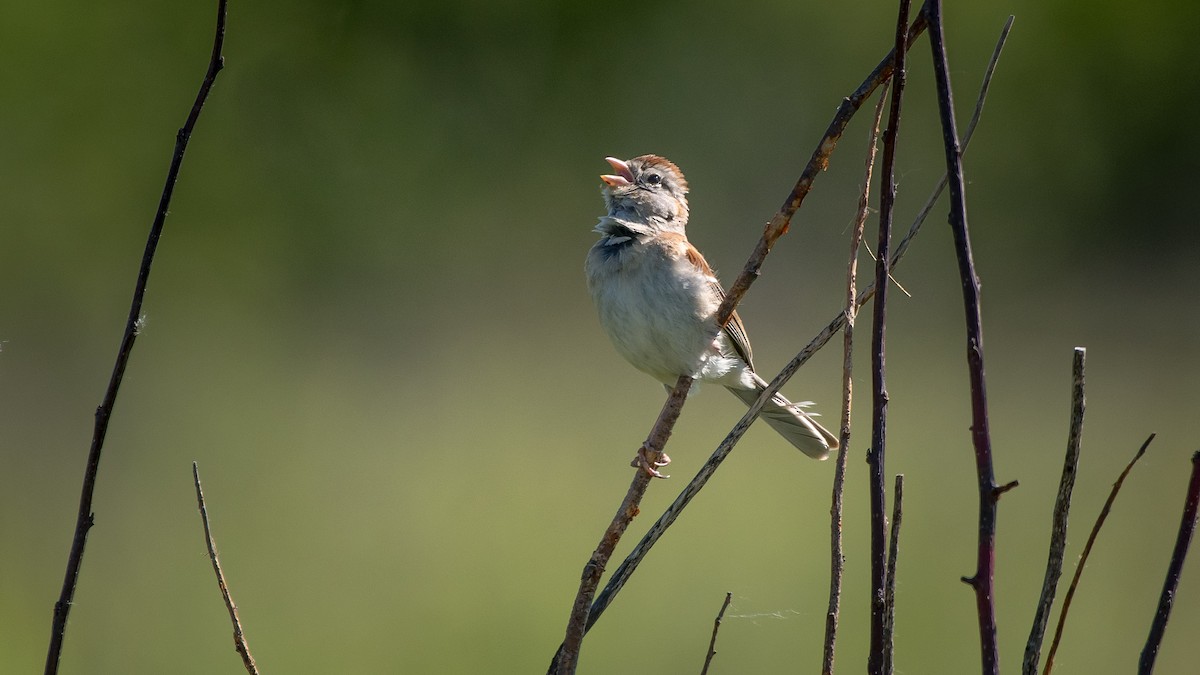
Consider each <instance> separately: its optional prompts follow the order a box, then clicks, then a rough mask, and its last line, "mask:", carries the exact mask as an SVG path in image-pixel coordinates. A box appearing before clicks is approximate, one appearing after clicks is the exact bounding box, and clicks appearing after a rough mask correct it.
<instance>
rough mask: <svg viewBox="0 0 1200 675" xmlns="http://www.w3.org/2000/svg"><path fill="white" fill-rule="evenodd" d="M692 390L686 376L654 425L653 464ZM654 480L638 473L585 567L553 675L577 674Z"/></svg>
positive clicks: (650, 446) (649, 440) (552, 667)
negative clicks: (600, 591)
mask: <svg viewBox="0 0 1200 675" xmlns="http://www.w3.org/2000/svg"><path fill="white" fill-rule="evenodd" d="M691 386H692V378H690V377H688V376H686V375H682V376H680V378H679V381H678V382H676V384H675V388H674V389H672V390H671V393H670V394H669V395H668V396H667V401H666V403H665V404H663V409H662V412H661V413H660V414H659V416H658V421H656V422H655V423H654V428H653V429H651V431H650V435H649V436H648V437H647V438H646V443H645V444H644V446H643V447H644V448H645V449H646V451H647V452H648V453H649V456H650V457H651V460H652V461H653V458H655V457H659V456H661V455H662V450H663V448H664V447H665V446H666V444H667V440H668V439H670V437H671V430H672V429H674V427H675V422H676V421H677V420H678V419H679V414H680V412H681V411H682V410H683V404H684V403H685V402H687V393H688V389H690V388H691ZM650 478H651V476H650V474H649V473H647V472H645V471H641V470H639V471H636V472H635V473H634V476H633V482H632V483H630V485H629V490H628V492H626V494H625V499H624V500H622V501H621V507H620V508H618V509H617V513H616V515H614V516H613V519H612V522H611V523H609V525H608V528H607V529H606V530H605V531H604V535H603V536H602V537H601V538H600V543H599V544H598V545H597V546H596V550H595V551H594V552H593V553H592V557H591V558H589V559H588V562H587V564H586V565H584V566H583V574H582V575H581V576H580V580H579V592H578V593H577V594H576V595H575V602H574V603H573V604H572V606H571V616H570V618H569V619H568V620H567V634H566V637H565V638H564V639H563V643H562V646H561V647H560V648H559V651H558V653H556V654H555V655H554V661H553V662H552V663H551V665H550V671H551V673H555V672H557V673H558V674H559V675H573V674H574V673H575V668H576V666H578V664H579V650H580V647H581V646H582V644H583V636H584V635H585V634H586V633H587V628H588V625H589V624H588V614H589V612H590V610H591V606H592V598H593V597H595V595H596V588H597V587H598V586H599V585H600V577H601V575H603V574H604V568H605V567H606V566H607V565H608V560H609V558H611V557H612V553H613V550H614V549H616V547H617V542H619V541H620V540H621V535H622V534H624V533H625V529H626V528H627V527H629V523H631V522H632V521H633V519H634V517H635V516H637V514H638V507H639V505H640V504H641V501H642V497H643V496H644V495H645V494H646V488H647V487H649V485H650Z"/></svg>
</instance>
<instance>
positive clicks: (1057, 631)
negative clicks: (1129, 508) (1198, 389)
mask: <svg viewBox="0 0 1200 675" xmlns="http://www.w3.org/2000/svg"><path fill="white" fill-rule="evenodd" d="M1153 440H1154V434H1150V437H1149V438H1147V439H1146V442H1145V443H1142V447H1140V448H1138V451H1137V454H1135V455H1134V456H1133V459H1131V460H1129V464H1126V465H1125V470H1124V471H1122V472H1121V475H1120V476H1118V477H1117V482H1115V483H1113V486H1112V490H1111V491H1109V493H1108V499H1106V500H1104V506H1103V508H1101V509H1100V515H1099V516H1098V517H1097V518H1096V523H1095V524H1094V525H1092V532H1091V534H1089V535H1088V540H1087V543H1086V544H1084V545H1083V553H1081V554H1080V555H1079V562H1078V563H1076V564H1075V575H1074V576H1072V577H1071V585H1070V586H1068V587H1067V594H1066V595H1065V596H1064V597H1063V605H1062V609H1061V610H1059V614H1058V625H1057V626H1055V628H1054V639H1053V640H1051V641H1050V653H1049V654H1047V655H1046V665H1045V667H1044V668H1042V675H1050V671H1052V670H1053V669H1054V655H1055V654H1056V653H1058V643H1059V641H1060V640H1062V634H1063V627H1064V626H1066V623H1067V612H1069V611H1070V610H1071V600H1072V599H1073V598H1074V597H1075V589H1076V587H1078V586H1079V577H1080V576H1082V575H1083V568H1084V566H1085V565H1087V560H1088V556H1090V555H1091V554H1092V545H1093V544H1095V543H1096V535H1098V534H1100V528H1101V527H1103V526H1104V521H1105V519H1107V518H1108V512H1109V511H1110V510H1112V505H1113V502H1115V501H1116V500H1117V493H1118V492H1120V491H1121V485H1123V484H1124V483H1125V477H1126V476H1128V475H1129V472H1130V471H1132V470H1133V465H1134V464H1137V462H1138V460H1139V459H1141V458H1142V455H1144V454H1146V448H1148V447H1150V441H1153Z"/></svg>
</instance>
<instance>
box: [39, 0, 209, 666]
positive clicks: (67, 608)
mask: <svg viewBox="0 0 1200 675" xmlns="http://www.w3.org/2000/svg"><path fill="white" fill-rule="evenodd" d="M226 4H227V0H218V2H217V25H216V35H215V37H214V38H213V48H212V56H211V57H210V58H209V62H208V71H207V72H206V73H205V75H204V80H203V81H202V82H201V84H200V91H199V92H198V93H197V94H196V100H195V102H193V103H192V109H191V112H189V113H188V116H187V120H186V121H185V122H184V124H183V128H181V129H180V130H179V133H178V134H176V136H175V150H174V153H173V154H172V156H171V166H170V168H169V169H168V170H167V180H166V184H165V185H164V186H163V191H162V196H161V197H160V198H159V201H158V211H157V212H156V213H155V214H154V222H153V224H152V225H151V226H150V234H149V236H148V237H147V239H146V249H145V252H144V253H143V254H142V263H141V267H140V268H139V269H138V276H137V282H136V283H135V284H134V289H133V300H132V302H131V304H130V307H129V317H128V318H127V319H126V321H125V333H124V335H123V336H122V337H121V345H120V347H119V348H118V350H117V358H116V363H115V364H114V365H113V371H112V376H111V377H110V379H109V381H108V388H107V389H106V390H105V392H104V400H103V401H102V402H101V404H100V407H99V408H97V409H96V421H95V427H94V430H93V432H92V444H91V448H90V449H89V450H88V458H87V467H86V469H85V470H84V474H83V487H82V490H81V491H80V496H79V513H78V515H77V516H76V520H75V533H74V535H73V537H72V539H71V552H70V554H69V555H68V557H67V570H66V574H65V575H64V578H63V585H62V590H61V592H60V593H59V597H58V601H57V602H55V603H54V619H53V621H52V622H51V627H50V646H49V649H48V650H47V654H46V669H45V673H46V674H47V675H52V674H53V673H57V672H58V664H59V659H60V658H61V657H62V647H63V638H64V637H65V635H66V631H67V617H68V616H69V615H70V613H71V603H72V602H73V600H74V598H75V586H76V585H77V584H78V582H79V569H80V566H81V565H82V564H83V552H84V548H85V547H86V546H87V536H88V531H89V530H90V529H91V528H92V525H93V524H94V523H95V514H94V513H92V495H93V494H94V493H95V490H96V474H97V472H98V471H99V468H100V452H101V450H102V449H103V448H104V438H105V436H106V435H107V434H108V422H109V419H110V418H111V417H112V412H113V407H114V406H115V405H116V402H117V392H118V390H119V389H120V387H121V379H122V378H123V377H124V375H125V366H126V365H127V364H128V363H129V355H130V353H131V352H132V351H133V343H134V341H135V340H136V339H137V336H138V332H139V329H140V327H141V322H142V300H143V298H144V297H145V294H146V282H147V281H148V280H149V278H150V265H151V263H152V262H153V261H154V251H155V249H156V248H157V247H158V240H159V237H161V236H162V229H163V223H164V222H165V221H166V218H167V210H168V207H169V206H170V203H171V195H172V193H173V192H174V191H175V182H176V180H178V178H179V167H180V166H181V165H182V163H183V153H184V151H185V150H187V144H188V140H189V139H190V138H191V136H192V130H193V129H195V127H196V121H197V120H198V119H199V117H200V111H201V109H202V108H203V107H204V102H205V101H206V100H207V99H208V93H209V91H210V90H211V89H212V86H213V82H214V81H216V79H217V73H219V72H221V68H222V67H223V66H224V64H225V59H224V57H223V56H222V55H221V48H222V46H223V45H224V42H225V14H226V11H225V10H226Z"/></svg>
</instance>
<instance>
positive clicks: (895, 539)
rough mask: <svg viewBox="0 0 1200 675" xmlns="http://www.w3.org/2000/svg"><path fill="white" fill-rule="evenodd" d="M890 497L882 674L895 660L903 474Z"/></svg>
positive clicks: (888, 669) (899, 474)
mask: <svg viewBox="0 0 1200 675" xmlns="http://www.w3.org/2000/svg"><path fill="white" fill-rule="evenodd" d="M894 493H895V494H894V496H893V497H892V533H891V537H890V538H889V539H888V559H887V578H886V580H885V583H884V586H883V604H884V607H885V608H886V612H885V614H884V622H883V672H885V673H890V672H892V671H893V667H892V666H893V664H894V662H895V658H896V645H895V641H894V639H893V638H894V637H895V629H896V559H897V557H898V556H899V555H900V521H901V519H902V518H903V516H904V474H902V473H898V474H896V487H895V490H894Z"/></svg>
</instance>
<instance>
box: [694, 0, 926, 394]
mask: <svg viewBox="0 0 1200 675" xmlns="http://www.w3.org/2000/svg"><path fill="white" fill-rule="evenodd" d="M925 22H926V18H925V15H924V14H920V15H918V16H917V19H916V21H913V24H912V26H911V27H910V28H909V29H908V33H907V36H906V40H907V43H908V44H909V45H911V44H912V42H913V41H914V40H916V39H917V36H919V35H920V34H921V32H922V31H924V30H925V25H926V23H925ZM894 61H895V51H894V50H893V51H892V52H890V53H889V54H888V55H887V56H885V57H884V58H883V60H882V61H880V62H879V65H878V66H876V67H875V70H874V71H872V72H871V74H870V75H868V76H867V79H866V80H864V81H863V83H862V84H861V85H859V87H858V89H856V90H855V91H854V93H853V94H851V95H850V96H849V97H847V98H845V99H842V104H841V105H840V106H838V109H837V113H836V114H834V116H833V121H832V122H830V123H829V128H827V129H826V130H825V135H824V136H822V137H821V141H820V142H819V143H818V144H817V148H816V150H814V151H813V154H812V157H811V158H810V159H809V160H808V164H807V165H806V166H805V167H804V172H803V173H801V174H800V179H799V180H797V181H796V185H795V187H793V188H792V192H791V194H789V195H788V198H787V199H786V200H785V201H784V202H783V206H781V207H780V208H779V212H778V213H776V214H775V216H774V217H773V218H771V220H770V221H768V222H767V225H766V227H765V228H764V230H763V236H762V238H761V239H759V242H758V246H757V247H755V249H754V253H752V254H751V255H750V259H749V260H748V261H747V262H746V265H745V267H744V268H743V269H742V272H741V274H739V275H738V278H737V279H736V280H735V281H734V282H733V285H732V286H730V287H729V292H728V294H727V295H726V297H725V301H724V302H723V303H721V307H720V308H719V309H718V311H717V320H718V323H719V324H720V325H721V326H724V325H725V324H726V323H727V322H728V321H729V317H730V316H732V315H733V309H734V307H736V306H737V303H738V302H740V301H741V299H742V296H743V295H745V294H746V291H747V290H748V289H749V288H750V284H752V283H754V281H755V279H757V278H758V276H759V274H760V270H761V267H762V262H763V260H764V259H765V258H766V257H767V253H768V252H770V250H771V247H772V246H774V245H775V242H776V241H778V239H779V238H780V237H782V236H783V235H784V233H786V232H787V230H788V227H789V225H790V224H791V222H792V216H794V215H795V214H796V210H797V209H799V208H800V204H801V203H803V202H804V198H805V197H807V196H808V193H809V191H810V190H811V189H812V184H813V181H815V180H816V179H817V176H818V175H820V173H821V172H822V171H824V170H825V169H826V168H828V166H829V157H830V155H832V154H833V150H834V148H836V147H837V144H838V140H840V139H841V137H842V133H843V132H844V131H845V130H846V125H848V124H849V123H850V119H851V118H853V117H854V114H855V113H856V112H858V109H859V108H861V107H862V104H863V101H865V100H866V99H867V98H868V97H870V95H871V92H873V91H875V88H876V87H878V86H879V85H880V84H882V83H884V82H886V81H888V80H889V79H890V78H891V76H892V68H893V66H894ZM767 400H770V399H769V398H768V399H767Z"/></svg>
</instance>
